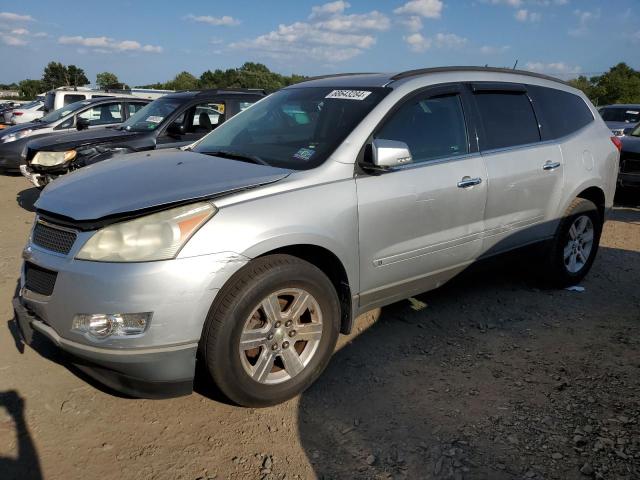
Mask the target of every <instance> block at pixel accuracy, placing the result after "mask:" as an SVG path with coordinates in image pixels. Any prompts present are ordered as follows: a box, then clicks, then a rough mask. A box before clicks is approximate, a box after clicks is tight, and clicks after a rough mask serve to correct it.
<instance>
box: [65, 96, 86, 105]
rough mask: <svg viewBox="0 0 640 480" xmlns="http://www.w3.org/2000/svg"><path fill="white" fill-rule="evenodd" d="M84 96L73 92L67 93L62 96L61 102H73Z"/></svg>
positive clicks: (67, 103)
mask: <svg viewBox="0 0 640 480" xmlns="http://www.w3.org/2000/svg"><path fill="white" fill-rule="evenodd" d="M85 98H86V97H85V96H84V95H75V94H67V95H65V96H64V100H63V103H64V105H69V104H70V103H75V102H78V101H80V100H84V99H85Z"/></svg>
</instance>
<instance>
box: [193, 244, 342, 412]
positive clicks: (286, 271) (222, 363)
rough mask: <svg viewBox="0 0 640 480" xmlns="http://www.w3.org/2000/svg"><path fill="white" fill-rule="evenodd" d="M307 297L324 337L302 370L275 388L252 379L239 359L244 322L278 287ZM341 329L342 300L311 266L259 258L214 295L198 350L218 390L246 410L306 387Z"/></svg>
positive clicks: (283, 257) (288, 258)
mask: <svg viewBox="0 0 640 480" xmlns="http://www.w3.org/2000/svg"><path fill="white" fill-rule="evenodd" d="M291 288H298V289H304V290H305V291H306V292H308V293H310V294H311V295H312V296H313V298H314V299H315V301H316V302H317V305H318V306H319V308H320V311H321V312H322V325H323V327H322V334H321V338H320V340H319V344H318V346H317V348H316V350H315V353H314V354H313V355H312V356H311V358H310V360H309V363H308V364H307V365H306V366H305V368H304V369H303V370H302V371H301V372H300V373H298V374H296V375H295V376H293V377H292V378H290V379H288V380H286V381H284V382H283V383H277V384H265V383H259V382H258V381H256V380H254V379H253V378H251V376H250V375H249V373H248V372H247V371H246V370H245V368H244V367H243V364H242V361H241V359H240V337H241V334H242V332H243V329H244V326H245V322H246V321H247V319H248V318H249V316H250V315H251V314H252V312H253V311H254V310H255V309H256V308H257V307H258V305H260V303H261V302H262V300H263V299H264V298H265V297H267V296H269V295H270V294H272V293H273V292H276V291H279V290H281V289H291ZM339 329H340V302H339V299H338V295H337V293H336V290H335V288H334V286H333V284H332V283H331V281H330V280H329V279H328V278H327V276H326V275H325V274H324V273H323V272H322V271H321V270H320V269H318V268H317V267H315V266H314V265H312V264H310V263H308V262H306V261H304V260H301V259H299V258H296V257H292V256H289V255H282V254H276V255H268V256H265V257H260V258H257V259H255V260H253V261H251V262H250V263H249V264H247V265H246V266H245V267H243V268H242V269H241V270H240V271H239V272H237V273H236V274H235V275H234V276H233V277H232V278H231V279H230V280H229V282H227V284H226V285H225V286H224V288H223V289H222V290H221V291H220V293H219V294H218V296H217V298H216V300H215V302H214V304H213V305H212V307H211V310H210V311H209V314H208V316H207V320H206V323H205V328H204V330H203V336H202V340H201V348H202V350H201V352H202V356H203V359H204V362H205V363H206V366H207V369H208V371H209V373H210V375H211V377H212V379H213V381H214V382H215V384H216V385H217V386H218V388H219V389H220V390H221V391H222V393H224V394H225V395H226V396H227V397H228V398H229V399H230V400H231V401H233V402H235V403H237V404H238V405H242V406H245V407H265V406H269V405H274V404H277V403H281V402H283V401H285V400H288V399H289V398H292V397H294V396H296V395H298V394H299V393H301V392H302V391H304V390H305V389H306V388H308V387H309V386H310V385H311V384H312V383H313V382H314V381H315V380H316V379H317V378H318V376H319V375H320V374H321V373H322V371H323V370H324V368H325V367H326V366H327V364H328V362H329V359H330V358H331V355H332V353H333V350H334V347H335V344H336V341H337V338H338V332H339Z"/></svg>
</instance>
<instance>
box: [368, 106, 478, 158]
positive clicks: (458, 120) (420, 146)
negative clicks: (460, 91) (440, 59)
mask: <svg viewBox="0 0 640 480" xmlns="http://www.w3.org/2000/svg"><path fill="white" fill-rule="evenodd" d="M376 138H379V139H384V140H396V141H400V142H404V143H406V144H407V145H408V146H409V150H410V151H411V155H412V156H413V162H414V163H418V162H427V161H429V160H435V159H439V158H447V157H453V156H457V155H464V154H467V153H469V142H468V138H467V129H466V125H465V120H464V112H463V109H462V102H461V99H460V96H459V95H447V96H441V97H435V98H425V97H418V98H416V99H413V100H409V101H408V102H406V103H405V104H404V105H403V106H401V107H400V109H399V110H398V111H397V112H395V113H394V114H393V116H392V117H391V119H390V120H389V121H387V122H386V123H385V124H384V126H383V127H382V128H381V129H380V130H379V131H378V133H377V134H376Z"/></svg>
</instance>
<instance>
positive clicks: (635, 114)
mask: <svg viewBox="0 0 640 480" xmlns="http://www.w3.org/2000/svg"><path fill="white" fill-rule="evenodd" d="M600 115H602V119H603V120H604V121H605V122H625V123H638V122H640V106H639V107H638V108H626V107H625V108H622V107H605V108H602V109H601V110H600Z"/></svg>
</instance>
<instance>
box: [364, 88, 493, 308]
mask: <svg viewBox="0 0 640 480" xmlns="http://www.w3.org/2000/svg"><path fill="white" fill-rule="evenodd" d="M463 97H466V93H465V94H463V91H462V89H461V87H460V86H458V85H447V86H440V87H433V88H430V89H427V90H424V91H422V92H420V93H418V94H416V95H414V96H412V97H410V98H409V99H408V100H406V101H403V102H402V103H401V105H400V106H399V107H397V109H396V111H395V112H394V113H392V115H391V116H390V118H388V120H386V121H385V122H384V123H383V124H382V126H381V127H379V128H378V129H377V131H376V132H375V133H374V135H373V138H379V139H386V140H397V141H402V142H405V143H406V144H407V145H408V146H409V149H410V150H411V153H412V156H413V163H412V164H409V165H404V166H401V167H396V168H393V169H390V170H389V171H387V172H384V173H381V174H363V175H358V176H357V178H356V185H357V191H358V215H359V244H360V282H361V283H360V285H361V288H360V292H361V296H360V304H361V307H363V308H368V307H375V306H379V305H384V304H387V303H390V302H392V301H395V300H399V299H402V298H406V297H409V296H411V295H412V294H414V293H419V292H422V291H425V290H428V289H430V288H434V287H437V286H439V285H440V283H442V282H444V281H445V280H447V279H448V278H450V277H451V276H453V275H455V273H457V272H459V271H460V270H461V269H462V268H464V267H465V266H466V265H467V264H468V263H470V262H471V261H472V260H473V259H475V258H476V257H477V256H479V254H480V249H481V246H482V234H483V230H484V207H485V202H486V197H487V182H486V178H487V176H486V171H485V167H484V164H483V160H482V158H481V157H480V155H479V154H478V152H477V145H476V144H475V140H474V141H471V138H474V139H475V133H474V134H473V135H470V134H469V131H468V128H467V122H466V121H465V104H466V101H463Z"/></svg>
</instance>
